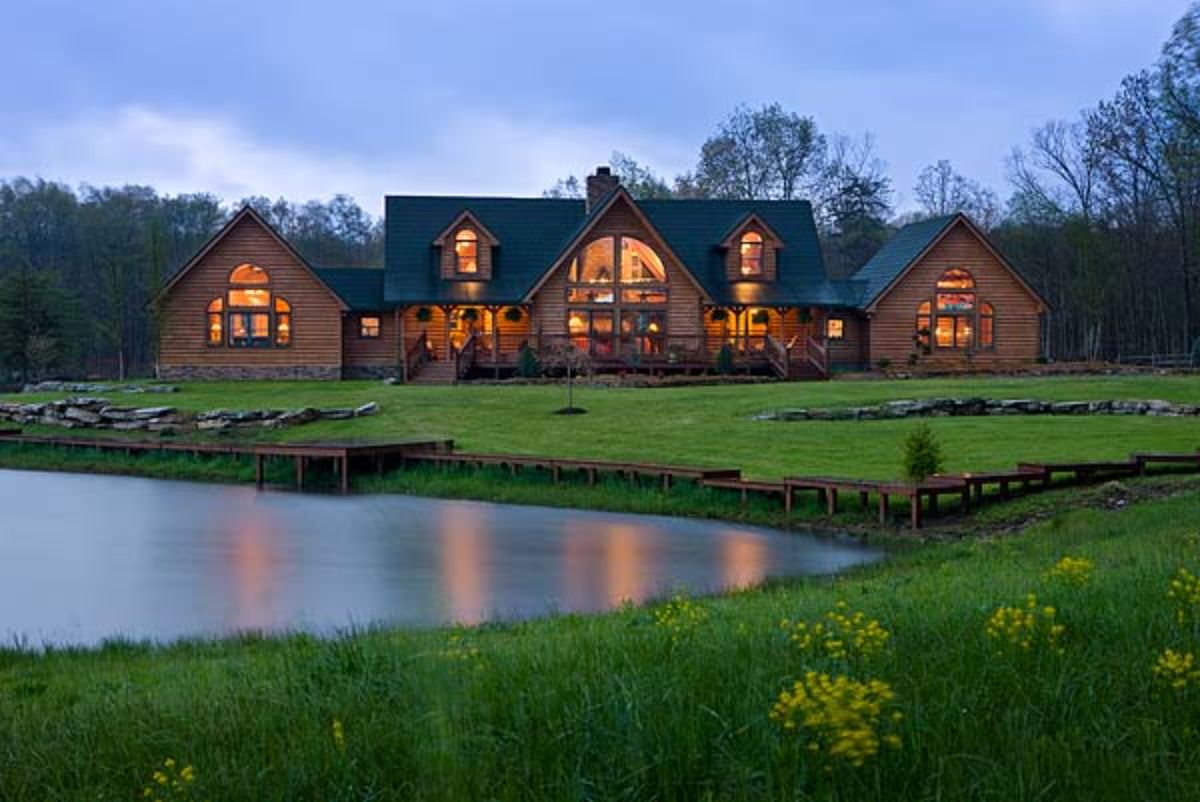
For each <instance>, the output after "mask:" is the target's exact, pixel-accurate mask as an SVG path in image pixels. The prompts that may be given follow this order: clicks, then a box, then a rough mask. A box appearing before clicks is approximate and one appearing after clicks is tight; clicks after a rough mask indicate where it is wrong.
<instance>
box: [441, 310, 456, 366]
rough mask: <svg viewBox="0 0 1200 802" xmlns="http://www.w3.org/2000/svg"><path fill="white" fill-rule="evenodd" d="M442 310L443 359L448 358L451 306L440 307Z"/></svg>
mask: <svg viewBox="0 0 1200 802" xmlns="http://www.w3.org/2000/svg"><path fill="white" fill-rule="evenodd" d="M440 308H441V310H442V353H443V354H444V355H445V357H444V358H445V359H447V360H449V359H450V312H451V311H453V309H454V307H453V306H443V307H440Z"/></svg>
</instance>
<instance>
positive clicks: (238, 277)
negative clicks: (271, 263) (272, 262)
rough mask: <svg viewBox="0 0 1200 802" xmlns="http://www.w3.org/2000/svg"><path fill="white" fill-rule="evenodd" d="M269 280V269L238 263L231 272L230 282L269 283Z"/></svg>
mask: <svg viewBox="0 0 1200 802" xmlns="http://www.w3.org/2000/svg"><path fill="white" fill-rule="evenodd" d="M269 281H270V276H268V275H267V271H265V270H263V269H262V268H261V267H259V266H257V265H251V264H244V265H238V266H237V267H235V268H234V269H233V272H232V273H230V274H229V283H230V284H267V283H268V282H269Z"/></svg>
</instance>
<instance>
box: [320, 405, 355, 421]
mask: <svg viewBox="0 0 1200 802" xmlns="http://www.w3.org/2000/svg"><path fill="white" fill-rule="evenodd" d="M353 417H354V410H353V409H349V408H335V409H323V410H321V418H322V419H323V420H348V419H350V418H353Z"/></svg>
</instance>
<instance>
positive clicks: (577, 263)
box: [568, 237, 616, 284]
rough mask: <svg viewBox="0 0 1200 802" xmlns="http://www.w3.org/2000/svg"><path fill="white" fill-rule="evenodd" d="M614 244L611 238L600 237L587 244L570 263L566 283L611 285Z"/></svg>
mask: <svg viewBox="0 0 1200 802" xmlns="http://www.w3.org/2000/svg"><path fill="white" fill-rule="evenodd" d="M615 247H616V242H615V241H614V240H613V238H612V237H601V238H600V239H598V240H593V241H591V242H589V243H588V244H587V245H586V246H585V247H584V249H583V250H582V251H580V253H579V258H578V259H575V260H574V261H572V262H571V273H570V275H569V276H568V281H572V282H578V283H579V284H611V283H612V282H613V249H614V248H615Z"/></svg>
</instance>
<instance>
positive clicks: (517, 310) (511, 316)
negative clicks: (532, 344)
mask: <svg viewBox="0 0 1200 802" xmlns="http://www.w3.org/2000/svg"><path fill="white" fill-rule="evenodd" d="M524 316H525V313H524V312H522V311H521V307H519V306H510V307H509V308H508V309H505V310H504V319H505V320H507V321H508V322H509V323H520V322H521V318H523V317H524Z"/></svg>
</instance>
